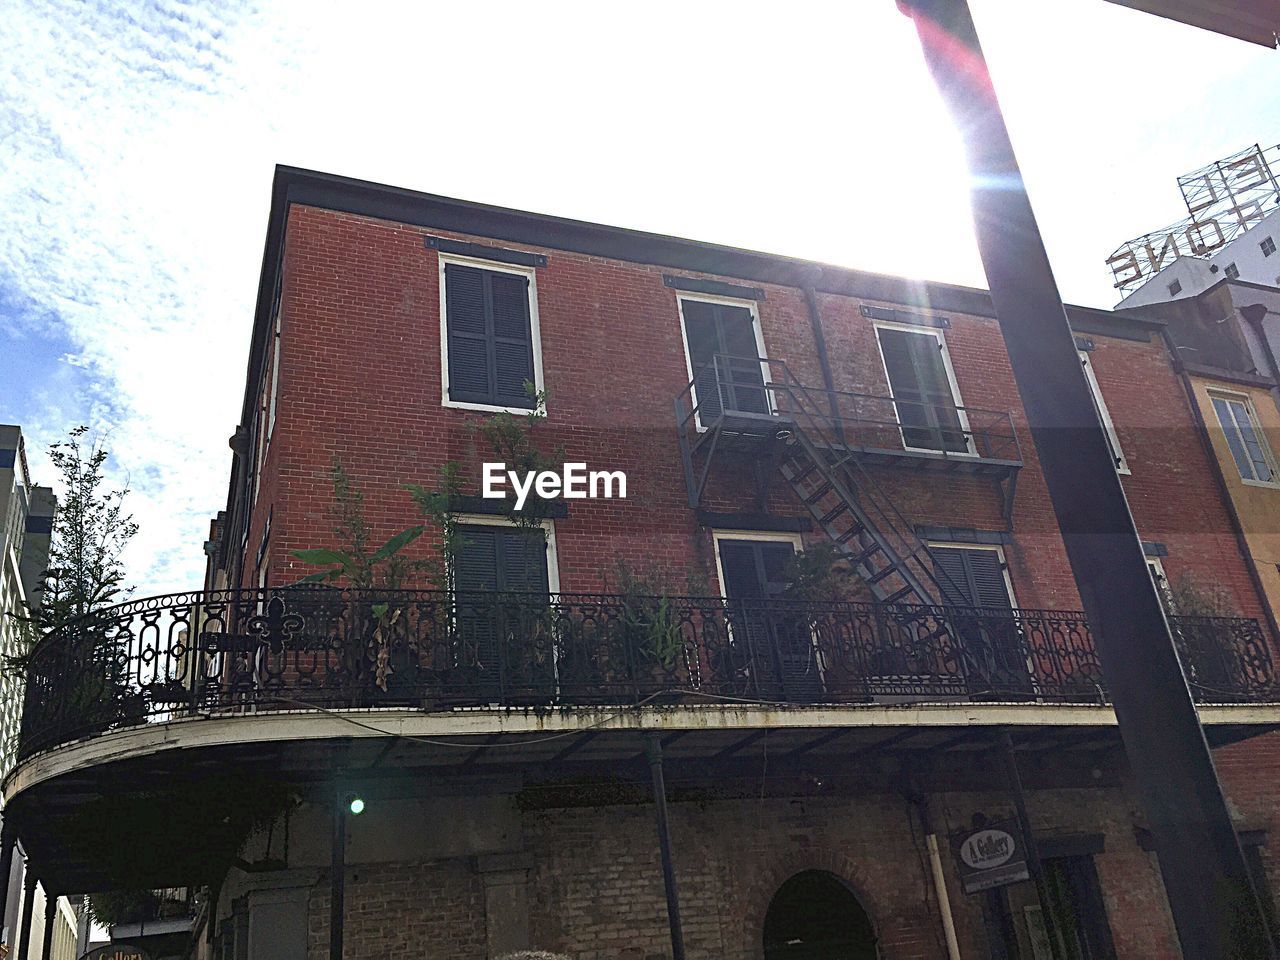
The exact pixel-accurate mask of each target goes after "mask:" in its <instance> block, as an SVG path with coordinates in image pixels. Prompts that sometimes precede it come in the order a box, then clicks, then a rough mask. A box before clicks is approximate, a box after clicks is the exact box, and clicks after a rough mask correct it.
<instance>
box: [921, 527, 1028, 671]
mask: <svg viewBox="0 0 1280 960" xmlns="http://www.w3.org/2000/svg"><path fill="white" fill-rule="evenodd" d="M929 555H930V556H931V557H932V558H933V564H934V570H935V575H936V577H937V580H938V586H939V588H940V589H941V590H942V602H943V604H944V605H945V608H946V610H947V613H946V620H947V623H948V625H949V627H950V629H951V631H953V633H954V635H955V638H956V639H957V640H959V642H960V644H961V645H962V648H963V649H962V651H961V652H962V653H963V658H962V659H963V662H964V664H965V669H966V677H967V679H968V681H969V684H970V686H971V687H972V688H973V692H975V693H984V692H995V693H1019V694H1025V693H1030V692H1031V690H1032V679H1031V678H1032V674H1033V669H1032V668H1033V665H1032V663H1031V661H1030V660H1029V651H1028V650H1027V644H1026V640H1025V638H1024V637H1023V635H1022V629H1021V625H1020V623H1019V619H1018V617H1017V615H1016V613H1015V603H1014V597H1013V583H1012V582H1011V581H1010V579H1009V573H1008V568H1007V567H1006V565H1005V562H1004V551H1003V550H1001V548H1000V547H999V546H998V545H994V544H991V545H987V544H956V543H937V542H931V543H930V544H929Z"/></svg>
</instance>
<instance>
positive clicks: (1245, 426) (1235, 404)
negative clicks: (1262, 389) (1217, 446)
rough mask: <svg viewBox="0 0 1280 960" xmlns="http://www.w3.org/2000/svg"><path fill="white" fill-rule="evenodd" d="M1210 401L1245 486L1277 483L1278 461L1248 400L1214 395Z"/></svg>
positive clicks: (1246, 398)
mask: <svg viewBox="0 0 1280 960" xmlns="http://www.w3.org/2000/svg"><path fill="white" fill-rule="evenodd" d="M1210 399H1211V400H1212V401H1213V410H1214V413H1216V414H1217V415H1218V424H1219V425H1220V426H1221V427H1222V433H1223V436H1224V437H1225V438H1226V441H1227V447H1228V448H1229V449H1230V450H1231V456H1232V459H1234V460H1235V462H1236V466H1237V467H1238V468H1239V470H1240V477H1241V479H1242V480H1244V482H1245V483H1274V482H1275V480H1276V472H1275V460H1274V458H1273V457H1272V455H1271V450H1270V448H1269V447H1268V446H1267V441H1266V437H1265V436H1263V433H1262V428H1261V427H1260V426H1259V425H1258V418H1257V415H1256V414H1255V413H1254V410H1253V404H1252V403H1250V402H1249V398H1248V397H1245V396H1239V395H1221V394H1211V395H1210Z"/></svg>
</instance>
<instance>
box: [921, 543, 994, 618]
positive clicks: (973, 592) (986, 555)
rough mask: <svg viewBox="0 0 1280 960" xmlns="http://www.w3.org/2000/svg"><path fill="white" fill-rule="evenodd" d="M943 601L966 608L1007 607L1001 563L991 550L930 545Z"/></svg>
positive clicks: (930, 552)
mask: <svg viewBox="0 0 1280 960" xmlns="http://www.w3.org/2000/svg"><path fill="white" fill-rule="evenodd" d="M929 554H930V555H931V556H932V557H933V563H934V568H935V571H936V575H937V578H938V584H939V585H940V586H941V587H942V599H943V602H944V603H948V604H955V605H957V606H966V607H998V608H1002V609H1005V610H1008V609H1010V608H1011V607H1012V606H1013V604H1012V603H1011V602H1010V600H1009V588H1008V584H1007V583H1006V582H1005V579H1004V565H1003V564H1002V563H1001V562H1000V556H999V554H997V553H996V551H994V550H982V549H977V548H964V547H933V546H931V547H930V548H929Z"/></svg>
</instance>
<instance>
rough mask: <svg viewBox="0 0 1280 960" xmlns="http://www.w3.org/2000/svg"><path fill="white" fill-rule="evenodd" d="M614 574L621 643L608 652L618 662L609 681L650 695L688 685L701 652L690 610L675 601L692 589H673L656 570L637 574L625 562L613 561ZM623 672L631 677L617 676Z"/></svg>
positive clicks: (613, 665)
mask: <svg viewBox="0 0 1280 960" xmlns="http://www.w3.org/2000/svg"><path fill="white" fill-rule="evenodd" d="M613 576H614V578H615V579H616V582H617V585H616V588H614V589H615V590H616V593H617V596H618V600H617V608H616V611H615V615H614V617H613V623H614V625H615V629H614V631H613V633H614V635H615V636H616V640H617V643H616V645H615V644H610V645H609V646H608V647H607V648H606V649H608V651H609V657H608V659H609V660H610V661H613V662H611V663H610V674H611V675H610V676H609V677H608V680H609V681H613V682H618V681H622V682H624V683H625V682H627V681H628V680H629V681H630V684H631V685H632V686H633V687H635V688H638V690H639V691H640V692H641V693H645V694H653V693H659V692H663V691H667V690H671V689H673V688H679V687H686V686H689V685H690V684H691V683H692V681H693V678H694V676H695V675H696V671H697V668H696V658H697V653H696V651H695V650H694V649H693V645H692V644H691V642H690V639H691V638H690V636H689V633H690V631H691V629H692V625H691V624H690V623H689V618H688V615H687V611H685V610H682V609H681V605H680V602H679V600H677V599H676V596H677V595H678V594H680V593H682V592H688V591H687V590H686V591H678V590H675V589H673V588H672V587H671V586H670V584H669V582H668V580H667V578H666V577H664V576H663V575H662V574H661V573H659V572H658V571H657V569H656V568H654V567H653V566H650V567H648V568H646V569H644V570H635V569H632V568H631V567H630V566H629V565H628V564H627V563H626V561H624V560H623V559H621V558H618V559H617V560H616V561H615V563H614V569H613ZM691 580H692V578H691ZM606 583H607V581H606ZM618 668H623V669H625V670H626V671H627V672H628V673H629V674H630V676H629V677H625V678H624V677H621V676H618V675H617V673H616V671H617V669H618Z"/></svg>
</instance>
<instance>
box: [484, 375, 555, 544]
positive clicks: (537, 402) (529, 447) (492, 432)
mask: <svg viewBox="0 0 1280 960" xmlns="http://www.w3.org/2000/svg"><path fill="white" fill-rule="evenodd" d="M524 390H525V393H526V394H528V396H529V399H531V400H532V401H533V408H532V409H531V410H530V411H529V412H528V413H524V414H519V415H517V414H513V413H508V412H507V411H505V410H504V411H501V412H499V413H495V414H493V416H491V417H486V418H485V419H484V420H482V421H479V422H478V423H477V424H476V425H475V426H474V429H475V430H476V431H477V432H478V433H479V434H480V435H481V436H482V437H484V439H485V440H486V441H488V444H489V446H490V448H491V449H492V450H493V454H494V456H495V458H496V459H497V461H498V462H501V463H505V464H506V465H507V469H508V470H510V471H513V472H515V473H518V474H530V473H535V474H536V473H541V472H542V471H554V470H556V469H558V467H559V466H560V465H561V464H563V463H564V460H565V453H564V448H563V447H562V446H559V445H557V446H556V447H555V448H554V449H553V450H551V451H550V452H549V453H546V452H543V450H542V449H541V448H540V447H539V446H538V444H537V442H536V440H535V433H536V432H537V430H538V427H539V425H541V424H542V423H543V422H545V421H546V419H547V392H546V391H545V390H538V389H537V388H536V387H535V386H534V384H533V383H532V382H530V381H528V380H526V381H525V383H524ZM552 502H553V501H549V500H543V499H542V498H541V497H538V496H536V495H534V496H530V497H529V499H528V500H527V501H526V502H525V506H524V509H522V510H516V509H515V501H514V500H504V501H503V503H504V504H510V506H508V507H507V508H506V509H505V510H504V513H505V515H506V517H507V518H508V519H509V520H510V521H511V522H512V523H513V524H515V526H516V527H517V528H519V529H520V530H523V531H524V532H525V533H527V534H529V535H533V534H534V533H535V531H540V530H541V528H542V523H543V521H544V520H546V519H547V518H548V517H549V516H550V515H551V504H552Z"/></svg>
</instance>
